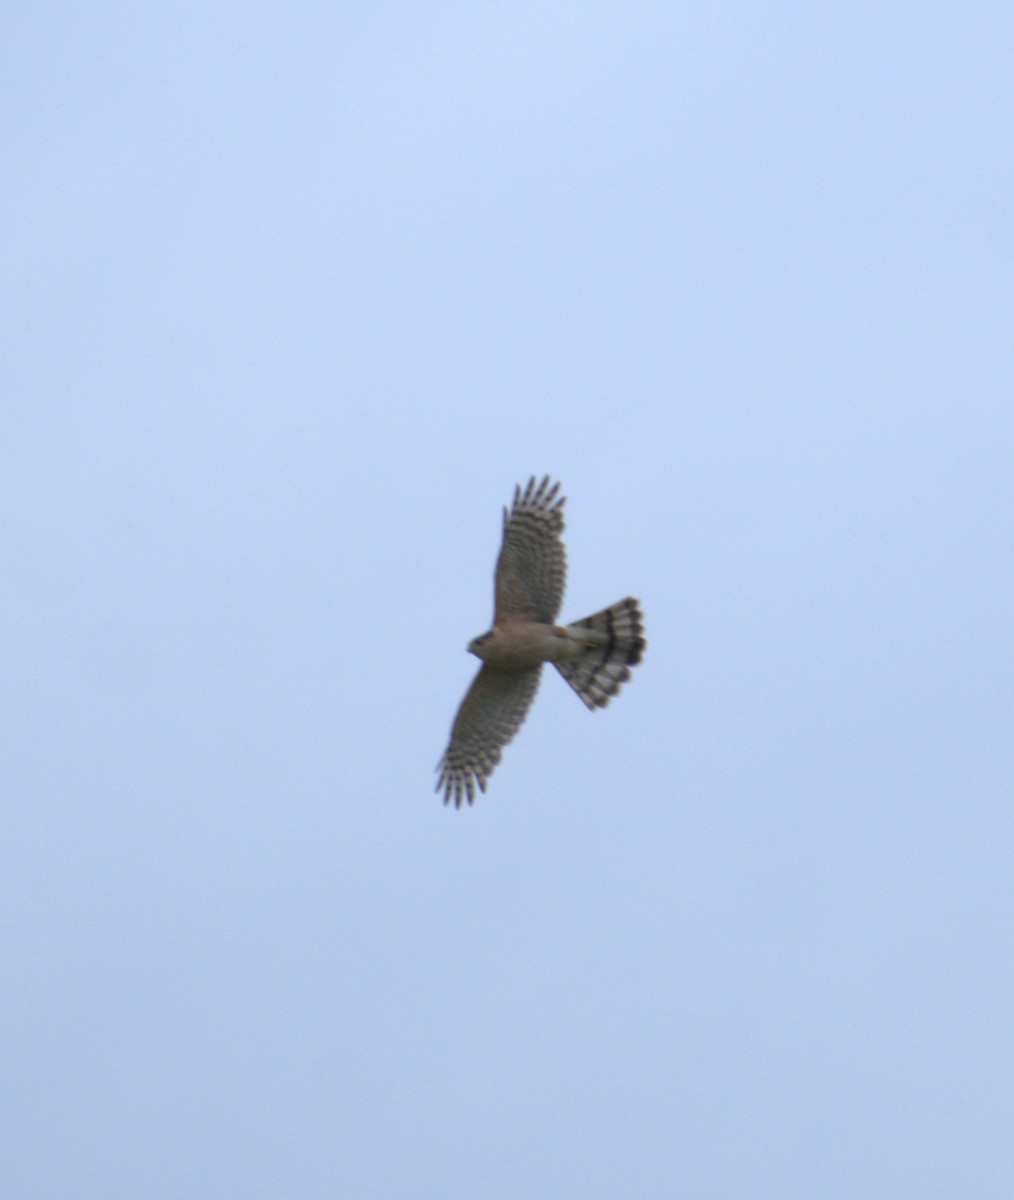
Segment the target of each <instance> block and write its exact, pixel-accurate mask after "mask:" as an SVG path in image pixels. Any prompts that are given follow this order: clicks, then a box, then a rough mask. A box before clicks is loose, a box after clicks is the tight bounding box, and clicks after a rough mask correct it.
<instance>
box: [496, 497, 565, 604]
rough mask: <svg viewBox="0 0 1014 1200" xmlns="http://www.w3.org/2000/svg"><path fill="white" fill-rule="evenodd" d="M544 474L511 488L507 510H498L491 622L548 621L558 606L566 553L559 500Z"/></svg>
mask: <svg viewBox="0 0 1014 1200" xmlns="http://www.w3.org/2000/svg"><path fill="white" fill-rule="evenodd" d="M559 489H560V485H559V484H558V483H554V484H552V485H550V482H549V476H548V475H546V476H544V478H543V480H542V482H541V483H538V484H537V483H536V481H535V476H534V475H533V476H532V478H531V479H530V480H529V481H528V486H527V487H526V488H525V490H524V492H522V491H521V488H520V487H516V488H515V489H514V503H513V505H512V506H511V509H510V512H508V511H507V509H504V514H503V546H502V547H501V549H500V557H499V559H498V560H497V564H496V586H495V589H494V609H493V624H494V625H496V624H499V623H500V622H501V621H509V620H516V619H524V620H528V621H545V622H547V623H550V624H551V623H552V622H553V621H555V620H556V615H557V613H558V612H559V611H560V605H561V604H562V603H563V586H564V583H565V582H566V578H567V555H566V551H565V550H564V548H563V542H562V541H561V539H560V534H561V533H563V503H564V500H563V497H562V496H561V497H560V498H559V499H557V498H556V493H557V492H558V491H559Z"/></svg>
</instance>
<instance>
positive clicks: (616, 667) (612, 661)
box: [556, 597, 645, 710]
mask: <svg viewBox="0 0 1014 1200" xmlns="http://www.w3.org/2000/svg"><path fill="white" fill-rule="evenodd" d="M566 629H567V632H568V633H569V634H570V636H571V638H572V639H573V640H574V642H576V643H577V644H578V645H579V646H581V647H582V653H581V654H580V656H579V657H577V658H575V659H573V660H571V661H570V662H558V663H556V669H557V670H558V671H559V672H560V674H561V675H562V676H563V677H564V679H566V681H567V682H568V683H569V684H570V686H571V687H572V688H573V689H574V691H575V692H577V694H578V695H579V696H580V697H581V699H582V700H583V701H584V703H585V704H587V706H588V707H589V708H590V709H593V710H594V709H596V708H605V706H606V705H607V704H608V703H609V701H610V698H611V697H613V696H615V695H616V693H617V692H618V691H619V690H620V685H621V684H623V683H625V682H626V681H627V680H628V679H629V678H630V668H631V667H634V666H636V665H637V664H638V663H639V662H640V661H641V655H642V654H643V653H644V647H645V641H644V637H643V633H644V626H643V617H642V616H641V610H640V608H639V607H638V603H637V601H636V600H634V599H632V598H630V597H628V598H627V599H626V600H621V601H620V602H619V604H613V605H611V606H610V607H609V608H604V609H603V610H602V611H601V612H598V613H595V614H594V615H593V616H590V617H585V619H584V620H583V621H575V622H574V623H573V624H572V625H568V626H566Z"/></svg>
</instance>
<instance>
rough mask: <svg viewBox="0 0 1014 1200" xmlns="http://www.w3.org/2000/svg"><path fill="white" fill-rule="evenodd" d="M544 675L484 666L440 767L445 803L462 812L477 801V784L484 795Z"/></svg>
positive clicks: (439, 783)
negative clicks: (449, 802) (461, 808)
mask: <svg viewBox="0 0 1014 1200" xmlns="http://www.w3.org/2000/svg"><path fill="white" fill-rule="evenodd" d="M541 674H542V666H541V664H540V665H539V666H537V667H526V668H525V669H524V670H521V671H501V670H500V669H499V668H497V667H490V666H487V665H485V664H484V665H483V666H482V667H481V668H480V669H479V673H478V675H476V677H475V678H474V679H473V680H472V686H471V687H470V688H469V689H468V691H467V692H466V693H465V698H464V700H462V702H461V707H460V708H459V709H458V715H457V716H456V717H455V718H454V726H453V728H452V729H451V740H450V743H449V745H448V747H447V750H446V752H445V753H444V757H443V758H442V759H441V760H440V762H439V763H438V764H437V769H438V770H439V771H440V779H439V780H438V781H437V791H438V792H439V791H441V790H443V793H444V803H445V804H447V803H448V801H449V800H451V799H453V800H454V806H455V808H460V807H461V801H462V798H464V799H466V800H467V801H468V803H469V804H471V803H472V801H473V800H474V799H475V785H476V784H478V785H479V791H480V792H484V791H485V790H486V780H487V779H488V778H489V776H490V775H491V774H492V772H493V768H494V767H495V766H496V764H497V763H498V762H499V761H500V752H501V751H502V750H503V748H504V746H506V745H507V743H508V742H509V741H510V740H511V739H512V738H513V737H514V735H515V734H516V733H517V731H518V730H519V729H520V728H521V723H522V721H524V719H525V715H526V714H527V712H528V709H529V707H530V706H531V703H532V701H533V700H534V699H535V693H536V691H537V690H538V687H539V678H540V676H541Z"/></svg>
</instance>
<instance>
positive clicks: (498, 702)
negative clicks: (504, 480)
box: [436, 475, 645, 808]
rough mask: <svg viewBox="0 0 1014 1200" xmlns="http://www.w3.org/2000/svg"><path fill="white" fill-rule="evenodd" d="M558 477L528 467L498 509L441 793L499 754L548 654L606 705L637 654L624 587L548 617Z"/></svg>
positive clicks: (467, 785) (563, 558)
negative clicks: (485, 623) (472, 666)
mask: <svg viewBox="0 0 1014 1200" xmlns="http://www.w3.org/2000/svg"><path fill="white" fill-rule="evenodd" d="M559 490H560V485H559V483H552V484H551V483H550V480H549V476H548V475H546V476H545V477H544V478H543V479H542V481H541V482H536V479H535V476H534V475H533V476H532V478H531V479H530V480H529V481H528V486H527V487H526V488H525V490H524V491H523V492H522V490H521V488H520V486H518V487H516V488H515V489H514V503H513V504H512V505H511V508H510V511H508V510H507V509H506V508H505V509H504V512H503V544H502V545H501V547H500V557H499V558H498V559H497V564H496V577H495V585H494V607H493V628H492V629H490V630H489V632H488V633H483V634H480V635H479V637H477V638H473V640H472V641H471V642H469V643H468V650H469V651H470V653H472V654H474V655H475V656H476V658H479V659H481V660H482V666H481V667H480V668H479V673H478V675H476V677H475V679H473V680H472V686H471V687H470V688H469V689H468V691H467V692H466V693H465V698H464V700H462V702H461V707H460V708H459V709H458V715H457V716H456V717H455V718H454V725H453V727H452V729H451V740H450V743H449V744H448V746H447V750H446V752H445V753H444V756H443V758H442V759H441V760H440V762H439V763H438V764H437V770H438V771H439V772H440V778H439V780H438V781H437V789H436V790H437V791H438V792H439V791H441V790H442V791H443V793H444V803H445V804H448V803H449V802H450V801H451V800H453V801H454V806H455V808H460V807H461V802H462V800H463V799H464V800H467V801H468V803H469V804H471V803H473V801H474V800H475V786H476V784H478V786H479V791H480V792H485V790H486V780H487V779H488V778H489V776H490V775H491V774H492V772H493V768H494V767H495V766H496V764H497V763H498V762H499V761H500V754H501V752H502V750H503V748H504V746H506V745H507V743H508V742H509V741H511V739H512V738H513V737H514V735H515V734H516V733H517V731H518V730H519V729H520V728H521V723H522V722H523V721H524V719H525V716H526V714H527V712H528V709H529V707H530V705H531V703H532V700H534V699H535V693H536V691H537V690H538V686H539V678H540V676H541V674H542V664H543V663H547V662H551V663H552V664H553V666H554V667H556V669H557V670H558V671H559V672H560V674H561V675H562V676H563V677H564V679H566V681H567V682H568V683H569V684H570V686H571V687H572V688H573V689H574V691H575V692H577V694H578V695H579V696H580V697H581V699H582V700H583V701H584V702H585V704H586V705H587V706H588V707H589V708H590V709H591V710H592V711H594V710H595V709H596V708H605V706H606V705H607V704H608V703H609V700H610V697H612V696H615V695H616V693H617V692H618V691H619V690H620V685H621V684H622V683H624V682H625V681H626V680H628V679H629V678H630V668H631V667H632V666H635V665H636V664H637V663H639V662H640V661H641V654H642V653H643V651H644V646H645V641H644V638H643V637H642V632H643V629H642V617H641V610H640V608H639V607H638V603H637V601H636V600H634V599H632V598H630V597H628V598H627V599H626V600H621V601H620V602H619V603H618V604H613V605H612V606H611V607H609V608H604V609H603V610H602V611H601V612H598V613H595V614H594V616H591V617H585V619H584V620H583V621H575V622H574V623H573V624H572V625H556V624H554V622H555V620H556V616H557V613H558V612H559V611H560V604H561V603H562V601H563V585H564V581H565V579H566V574H567V555H566V551H565V550H564V548H563V542H562V541H561V539H560V535H561V534H562V533H563V504H564V498H563V496H560V497H559V498H558V497H557V493H558V492H559Z"/></svg>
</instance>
